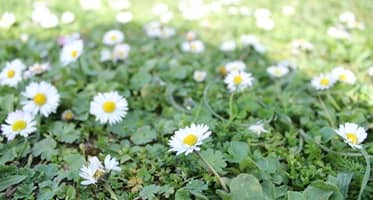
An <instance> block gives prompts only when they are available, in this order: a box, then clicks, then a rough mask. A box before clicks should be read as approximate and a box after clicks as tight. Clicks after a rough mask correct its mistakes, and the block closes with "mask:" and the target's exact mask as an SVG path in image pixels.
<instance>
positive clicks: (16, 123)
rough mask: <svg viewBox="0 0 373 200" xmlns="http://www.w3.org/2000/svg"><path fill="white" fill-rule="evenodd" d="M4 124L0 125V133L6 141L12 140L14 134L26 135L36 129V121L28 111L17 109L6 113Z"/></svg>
mask: <svg viewBox="0 0 373 200" xmlns="http://www.w3.org/2000/svg"><path fill="white" fill-rule="evenodd" d="M5 122H6V123H5V124H2V125H1V131H2V134H3V135H5V137H6V138H7V140H8V141H11V140H13V139H14V138H15V137H16V135H22V136H23V137H27V136H28V135H29V134H30V133H33V132H35V131H36V128H35V126H36V123H35V121H34V118H33V116H32V115H31V114H30V113H27V112H23V111H20V110H17V111H15V112H11V113H9V114H8V117H7V118H6V120H5Z"/></svg>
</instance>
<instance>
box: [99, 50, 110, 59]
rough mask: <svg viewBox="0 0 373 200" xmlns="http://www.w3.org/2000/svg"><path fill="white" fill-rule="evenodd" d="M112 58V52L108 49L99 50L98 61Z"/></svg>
mask: <svg viewBox="0 0 373 200" xmlns="http://www.w3.org/2000/svg"><path fill="white" fill-rule="evenodd" d="M111 59H112V52H111V51H110V50H109V49H102V50H101V52H100V61H101V62H105V61H108V60H111Z"/></svg>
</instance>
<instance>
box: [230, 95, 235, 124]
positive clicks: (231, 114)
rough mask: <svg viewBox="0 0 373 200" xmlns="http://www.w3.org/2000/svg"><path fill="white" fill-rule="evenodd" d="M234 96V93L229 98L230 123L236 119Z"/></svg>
mask: <svg viewBox="0 0 373 200" xmlns="http://www.w3.org/2000/svg"><path fill="white" fill-rule="evenodd" d="M233 96H234V93H233V92H232V94H231V95H230V97H229V122H232V120H233V118H234V116H233Z"/></svg>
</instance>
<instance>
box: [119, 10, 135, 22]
mask: <svg viewBox="0 0 373 200" xmlns="http://www.w3.org/2000/svg"><path fill="white" fill-rule="evenodd" d="M132 18H133V16H132V13H131V12H129V11H126V12H119V13H118V14H117V15H116V17H115V19H116V20H117V22H119V23H121V24H127V23H128V22H130V21H132Z"/></svg>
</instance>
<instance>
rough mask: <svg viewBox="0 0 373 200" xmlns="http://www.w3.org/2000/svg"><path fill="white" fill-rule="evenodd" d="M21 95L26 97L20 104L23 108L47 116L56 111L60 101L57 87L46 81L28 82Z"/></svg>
mask: <svg viewBox="0 0 373 200" xmlns="http://www.w3.org/2000/svg"><path fill="white" fill-rule="evenodd" d="M22 95H23V96H24V97H26V100H23V101H22V102H21V104H22V105H23V110H24V111H26V112H30V113H32V114H34V115H35V114H37V113H39V112H40V113H41V114H42V115H43V116H45V117H48V116H49V115H50V114H51V113H54V112H56V110H57V107H58V105H59V103H60V95H59V94H58V91H57V89H56V88H55V87H54V86H53V85H51V84H50V83H47V82H44V81H42V82H40V83H35V82H32V83H30V84H29V85H28V86H27V87H26V90H25V91H24V92H22Z"/></svg>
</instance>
